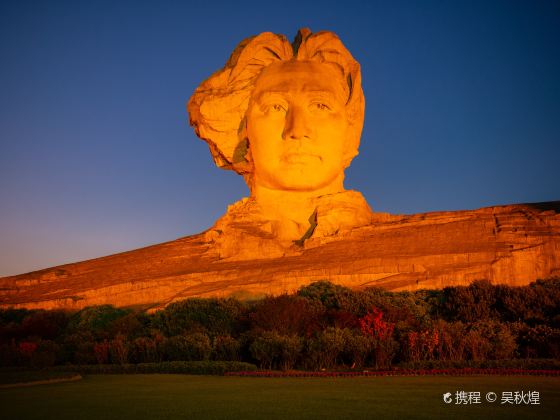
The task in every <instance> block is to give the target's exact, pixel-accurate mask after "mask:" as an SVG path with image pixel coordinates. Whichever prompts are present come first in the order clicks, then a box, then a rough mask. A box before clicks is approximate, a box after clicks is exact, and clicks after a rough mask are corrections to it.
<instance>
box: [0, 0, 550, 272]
mask: <svg viewBox="0 0 560 420" xmlns="http://www.w3.org/2000/svg"><path fill="white" fill-rule="evenodd" d="M306 26H307V27H310V28H311V29H312V30H313V31H318V30H331V31H334V32H335V33H337V34H338V35H339V36H340V38H341V39H342V41H343V42H344V43H345V45H346V46H347V48H348V49H349V50H350V51H351V53H352V54H353V55H354V57H355V58H356V59H357V60H358V61H359V62H360V63H361V65H362V78H363V88H364V92H365V96H366V117H365V125H364V131H363V134H362V143H361V147H360V155H359V156H358V157H357V158H356V159H355V160H354V162H353V164H352V166H351V167H350V168H349V170H348V171H347V173H346V175H347V177H346V183H345V185H346V187H347V188H349V189H356V190H359V191H361V192H362V193H363V194H364V196H365V197H366V199H367V200H368V202H369V203H370V205H371V206H372V208H373V209H374V210H376V211H383V212H391V213H418V212H427V211H436V210H459V209H475V208H479V207H484V206H491V205H501V204H509V203H521V202H538V201H551V200H558V199H560V182H559V179H560V176H559V171H558V168H559V167H560V162H559V160H560V159H559V156H560V77H558V75H559V74H560V48H559V47H558V46H559V45H560V2H558V1H544V0H541V1H534V2H533V1H512V0H504V1H453V2H450V1H383V2H382V1H364V2H360V1H354V2H341V1H323V2H305V1H295V2H292V1H283V2H243V1H237V2H219V1H214V2H188V1H181V2H179V1H177V2H167V1H157V2H156V1H153V2H142V1H135V2H132V1H130V2H127V1H111V2H109V1H107V2H101V1H87V2H77V1H68V2H65V1H56V2H54V1H52V2H49V1H37V2H32V1H12V2H10V1H3V2H2V3H1V4H0V54H1V55H0V57H2V59H1V63H2V64H1V66H0V92H1V93H0V275H9V274H16V273H21V272H26V271H31V270H35V269H40V268H44V267H49V266H53V265H57V264H62V263H66V262H73V261H78V260H84V259H89V258H94V257H99V256H103V255H108V254H111V253H115V252H120V251H126V250H130V249H134V248H139V247H142V246H146V245H150V244H154V243H159V242H164V241H167V240H172V239H175V238H177V237H181V236H185V235H189V234H194V233H197V232H200V231H203V230H205V229H207V228H208V227H210V226H211V225H212V224H213V222H214V221H215V220H216V219H217V218H218V217H219V216H220V215H222V214H223V213H224V212H225V209H226V207H227V205H228V204H230V203H232V202H234V201H236V200H237V199H239V198H241V197H243V196H246V195H247V193H248V190H247V187H246V186H245V184H244V183H243V180H242V179H241V177H239V176H238V175H236V174H234V173H233V172H228V171H223V170H219V169H217V168H216V167H215V166H214V164H213V163H212V160H211V158H210V154H209V152H208V149H207V146H206V144H205V143H203V142H202V141H200V140H199V139H198V138H197V137H196V136H195V135H194V133H193V130H192V128H191V127H189V124H188V116H187V114H186V111H185V104H186V102H187V101H188V99H189V97H190V95H191V94H192V92H193V91H194V89H195V88H196V87H197V86H198V84H199V83H200V82H201V81H202V80H204V79H205V78H206V77H208V76H209V75H210V74H211V73H212V72H214V71H216V70H217V69H219V68H220V67H222V66H223V65H224V63H225V61H226V60H227V58H228V57H229V54H230V53H231V51H232V50H233V49H234V47H235V46H236V45H237V44H238V43H239V42H240V41H241V40H242V39H244V38H246V37H249V36H251V35H255V34H258V33H260V32H263V31H272V32H276V33H282V34H285V35H286V36H288V38H290V39H291V38H293V36H294V35H295V33H296V31H297V29H298V28H300V27H306Z"/></svg>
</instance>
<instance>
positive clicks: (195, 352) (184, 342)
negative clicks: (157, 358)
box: [165, 333, 212, 361]
mask: <svg viewBox="0 0 560 420" xmlns="http://www.w3.org/2000/svg"><path fill="white" fill-rule="evenodd" d="M211 352H212V346H211V345H210V338H208V336H207V335H206V334H204V333H193V334H188V335H175V336H173V337H170V338H169V339H167V341H166V342H165V355H166V359H167V360H170V361H173V360H208V359H209V358H210V354H211Z"/></svg>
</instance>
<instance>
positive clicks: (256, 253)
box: [0, 29, 560, 310]
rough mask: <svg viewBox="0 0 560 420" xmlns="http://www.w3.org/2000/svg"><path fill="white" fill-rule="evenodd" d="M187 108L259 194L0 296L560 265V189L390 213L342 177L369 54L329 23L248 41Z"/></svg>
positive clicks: (292, 285)
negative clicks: (511, 199)
mask: <svg viewBox="0 0 560 420" xmlns="http://www.w3.org/2000/svg"><path fill="white" fill-rule="evenodd" d="M188 112H189V114H190V119H191V124H192V125H193V126H194V127H195V130H196V133H197V134H198V135H199V137H201V138H202V139H203V140H205V141H206V142H207V143H208V145H209V146H210V151H211V153H212V156H213V157H214V161H215V162H216V164H217V165H218V166H219V167H222V168H225V169H231V170H233V171H235V172H237V173H238V174H241V175H242V176H243V177H244V179H245V181H246V182H247V185H248V186H249V189H250V197H249V198H245V199H243V200H241V201H239V202H237V203H235V204H233V205H231V206H230V207H229V208H228V211H227V213H226V214H225V215H224V216H223V217H222V218H221V219H219V220H218V221H217V222H216V224H215V225H214V226H213V227H212V228H211V229H209V230H208V231H206V232H202V233H200V234H197V235H192V236H186V237H183V238H179V239H176V240H173V241H170V242H166V243H162V244H157V245H152V246H149V247H146V248H142V249H137V250H133V251H128V252H123V253H120V254H115V255H109V256H106V257H102V258H97V259H94V260H89V261H82V262H77V263H73V264H66V265H63V266H58V267H51V268H47V269H44V270H40V271H35V272H32V273H26V274H20V275H17V276H10V277H4V278H0V307H16V308H29V309H39V308H42V309H72V310H76V309H80V308H84V307H86V306H91V305H105V304H111V305H116V306H135V307H143V308H151V309H152V310H155V309H158V308H162V307H164V306H166V305H168V304H169V303H171V302H174V301H178V300H181V299H185V298H189V297H211V296H213V297H225V296H236V297H238V298H251V299H253V298H255V297H262V296H264V295H270V294H281V293H286V292H289V293H291V292H294V291H296V290H297V289H298V288H300V287H301V286H303V285H306V284H309V283H311V282H314V281H318V280H329V281H332V282H334V283H337V284H341V285H344V286H347V287H352V288H364V287H368V286H377V287H382V288H384V289H387V290H417V289H421V288H442V287H445V286H457V285H465V284H469V283H471V282H472V281H474V280H480V279H487V280H489V281H491V282H492V283H496V284H508V285H525V284H529V283H530V282H532V281H535V280H536V279H539V278H540V279H546V278H550V277H558V276H560V201H556V202H548V203H533V204H517V205H509V206H496V207H487V208H482V209H478V210H465V211H454V212H433V213H423V214H413V215H390V214H383V213H372V212H371V209H370V208H369V206H368V205H367V203H366V201H365V200H364V198H363V197H362V195H361V194H360V193H358V192H356V191H346V190H345V189H344V186H343V180H344V169H345V168H347V167H348V165H350V162H351V161H352V159H353V158H354V157H355V156H356V154H357V153H358V146H359V143H360V134H361V130H362V123H363V119H364V97H363V93H362V88H361V80H360V66H359V64H358V63H357V62H356V61H355V60H354V59H353V58H352V56H351V55H350V53H349V52H348V51H347V50H346V48H345V47H344V46H343V45H342V43H341V42H340V40H339V39H338V38H337V36H336V35H335V34H333V33H332V32H318V33H315V34H311V33H310V32H309V30H305V29H304V30H301V31H299V33H298V35H297V37H296V40H295V41H294V43H293V45H292V44H290V43H289V42H288V41H287V40H286V39H285V38H284V37H283V36H281V35H274V34H272V33H263V34H260V35H258V36H255V37H253V38H249V39H247V40H245V41H243V42H241V44H239V46H238V47H237V48H236V49H235V51H234V52H233V54H232V56H231V57H230V59H229V61H228V62H227V63H226V65H225V67H224V68H223V69H221V70H219V71H218V72H216V73H215V74H214V75H212V76H211V77H210V78H209V79H208V80H206V81H205V82H203V83H202V84H201V85H200V86H199V87H198V89H196V91H195V93H194V95H193V96H192V98H191V100H190V101H189V105H188Z"/></svg>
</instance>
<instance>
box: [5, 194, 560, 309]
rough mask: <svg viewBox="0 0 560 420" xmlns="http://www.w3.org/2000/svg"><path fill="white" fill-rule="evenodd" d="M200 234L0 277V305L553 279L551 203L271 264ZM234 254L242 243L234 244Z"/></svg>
mask: <svg viewBox="0 0 560 420" xmlns="http://www.w3.org/2000/svg"><path fill="white" fill-rule="evenodd" d="M209 232H211V230H210V231H208V232H206V233H202V234H199V235H194V236H188V237H184V238H180V239H177V240H174V241H171V242H167V243H163V244H159V245H154V246H150V247H147V248H142V249H138V250H134V251H129V252H124V253H121V254H116V255H111V256H108V257H103V258H98V259H94V260H89V261H84V262H78V263H74V264H67V265H62V266H59V267H53V268H49V269H46V270H41V271H36V272H33V273H28V274H22V275H18V276H11V277H5V278H2V279H0V305H1V306H2V307H25V308H45V309H55V308H63V309H79V308H83V307H85V306H90V305H100V304H112V305H116V306H139V307H144V308H152V309H157V308H161V307H163V306H165V305H167V304H169V303H171V302H173V301H176V300H181V299H185V298H188V297H195V296H198V297H210V296H215V297H225V296H235V297H238V298H251V297H258V296H263V295H266V294H281V293H285V292H293V291H295V290H297V289H298V288H300V287H301V286H303V285H306V284H309V283H311V282H314V281H318V280H329V281H331V282H333V283H337V284H341V285H344V286H347V287H352V288H364V287H368V286H379V287H382V288H385V289H388V290H417V289H421V288H442V287H445V286H456V285H466V284H469V283H470V282H472V281H474V280H478V279H488V280H490V281H491V282H492V283H494V284H507V285H525V284H528V283H530V282H532V281H534V280H536V279H544V278H550V277H554V276H560V202H551V203H540V204H524V205H510V206H500V207H488V208H483V209H479V210H472V211H456V212H434V213H425V214H416V215H409V216H396V215H389V214H380V213H373V216H372V222H371V223H370V224H368V225H365V226H361V227H357V228H354V229H350V230H347V231H345V232H344V233H338V234H334V235H331V236H323V237H317V238H313V237H312V238H310V239H308V240H306V241H304V242H303V243H301V244H300V245H298V244H294V246H293V247H290V248H289V250H288V251H286V252H285V253H284V254H283V255H281V256H273V257H266V255H267V249H266V246H267V245H266V244H267V242H266V241H264V242H260V243H259V244H258V245H257V246H258V247H259V248H258V249H252V250H251V251H252V255H261V256H264V257H263V258H251V259H243V258H228V257H225V258H224V256H220V255H219V253H218V252H217V247H216V246H215V243H214V241H213V239H212V238H211V236H212V235H209ZM271 243H272V242H271ZM244 246H252V245H251V243H250V242H248V243H247V244H244V243H243V240H242V238H240V242H239V247H240V248H242V247H244ZM275 252H276V251H273V252H272V254H271V255H274V253H275Z"/></svg>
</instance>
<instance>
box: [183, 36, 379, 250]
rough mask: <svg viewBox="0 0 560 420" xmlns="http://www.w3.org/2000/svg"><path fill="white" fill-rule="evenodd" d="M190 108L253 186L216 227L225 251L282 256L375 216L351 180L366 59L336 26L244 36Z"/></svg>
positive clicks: (217, 153) (221, 162)
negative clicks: (357, 56) (347, 177)
mask: <svg viewBox="0 0 560 420" xmlns="http://www.w3.org/2000/svg"><path fill="white" fill-rule="evenodd" d="M188 111H189V114H190V117H191V123H192V125H193V126H194V127H195V130H196V132H197V134H198V135H199V136H200V137H201V138H202V139H204V140H205V141H207V142H208V144H209V146H210V150H211V152H212V155H213V157H214V160H215V162H216V164H217V165H218V166H220V167H222V168H226V169H233V170H234V171H236V172H238V173H240V174H242V175H243V176H244V178H245V180H246V182H247V184H248V186H249V189H250V191H251V195H250V197H249V198H248V199H243V200H241V201H239V202H237V203H235V204H233V205H232V206H230V207H229V209H228V211H227V213H226V214H225V215H224V216H223V217H222V218H221V219H220V220H218V222H217V223H216V225H215V226H214V228H213V229H211V230H210V231H209V232H208V233H207V238H208V239H209V240H210V241H212V242H214V243H215V251H216V252H218V253H219V255H220V257H222V258H224V257H231V258H242V259H245V258H264V257H270V256H281V255H285V254H289V253H291V252H294V251H297V248H298V247H301V246H303V244H304V242H305V241H306V240H308V239H310V238H321V237H325V236H332V235H343V234H344V233H345V232H348V231H349V230H351V229H353V228H356V227H359V226H364V225H368V224H369V223H371V221H372V214H371V210H370V208H369V206H368V205H367V203H366V201H365V200H364V198H363V197H362V195H361V194H360V193H358V192H356V191H347V190H345V189H344V184H343V181H344V169H345V168H346V167H348V166H349V165H350V162H351V161H352V159H353V158H354V156H356V154H357V153H358V145H359V143H360V133H361V130H362V126H363V122H364V95H363V92H362V87H361V78H360V66H359V64H358V63H357V62H356V60H354V58H353V57H352V56H351V55H350V53H349V52H348V50H346V48H345V47H344V46H343V45H342V43H341V42H340V40H339V39H338V37H337V36H336V35H335V34H333V33H332V32H318V33H315V34H312V33H311V32H310V31H309V30H307V29H303V30H300V31H299V33H298V35H297V37H296V39H295V41H294V42H293V44H289V43H288V41H287V40H286V38H285V37H284V36H282V35H275V34H272V33H268V32H267V33H263V34H260V35H258V36H256V37H253V38H249V39H247V40H245V41H243V42H241V43H240V44H239V46H238V47H237V49H236V50H235V51H234V53H233V55H232V57H231V58H230V59H229V61H228V62H227V64H226V66H225V67H224V68H223V69H222V70H220V71H218V72H217V73H215V74H214V75H212V76H211V77H210V78H209V79H208V80H206V81H205V82H204V83H202V85H201V86H200V87H199V88H198V89H197V90H196V92H195V93H194V95H193V96H192V98H191V100H190V102H189V106H188ZM240 245H241V246H240Z"/></svg>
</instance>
